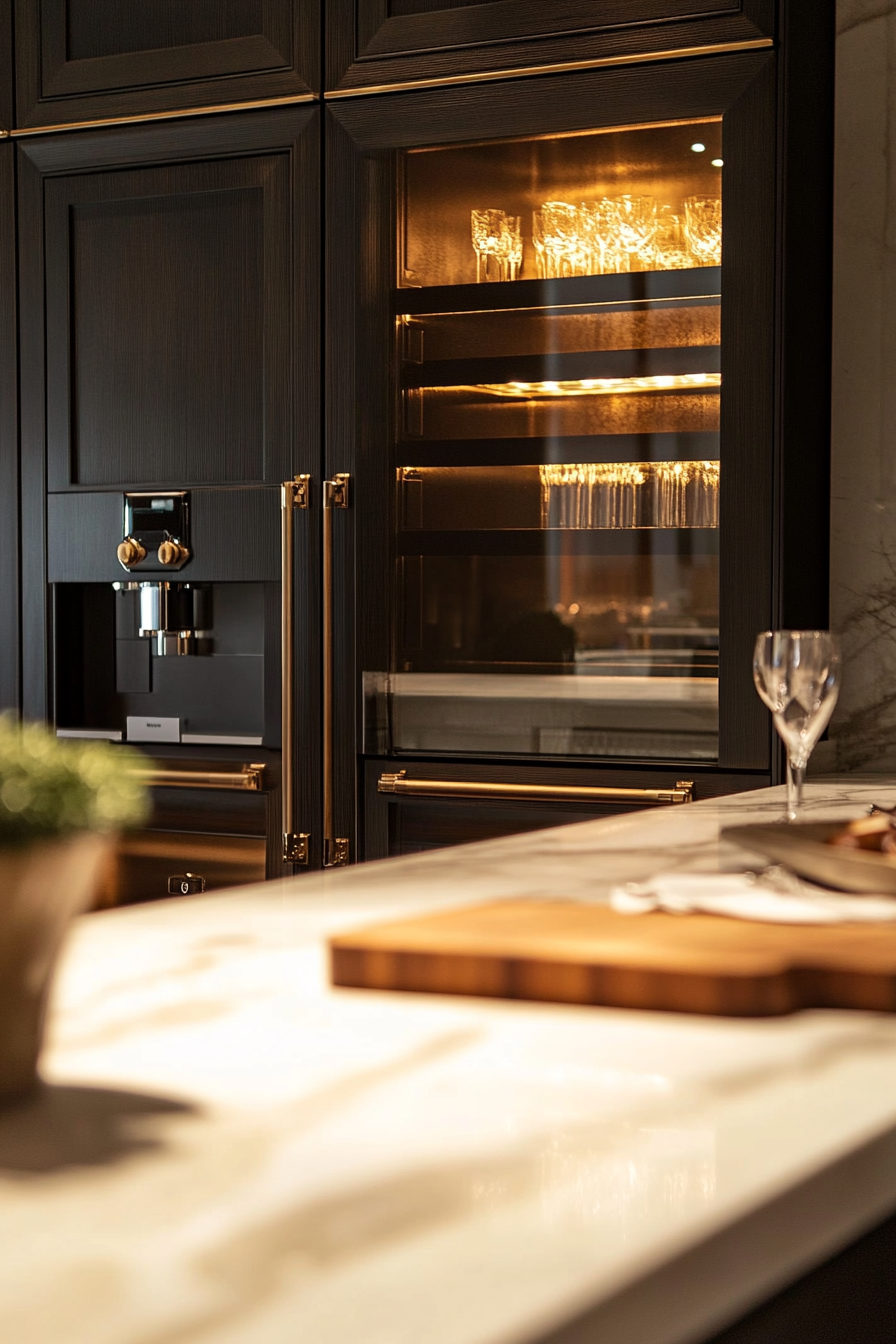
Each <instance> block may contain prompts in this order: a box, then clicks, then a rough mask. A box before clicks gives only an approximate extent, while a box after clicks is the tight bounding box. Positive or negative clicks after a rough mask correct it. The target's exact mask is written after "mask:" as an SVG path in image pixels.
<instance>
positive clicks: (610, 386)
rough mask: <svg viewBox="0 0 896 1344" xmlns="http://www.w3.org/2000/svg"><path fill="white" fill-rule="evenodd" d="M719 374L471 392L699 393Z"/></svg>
mask: <svg viewBox="0 0 896 1344" xmlns="http://www.w3.org/2000/svg"><path fill="white" fill-rule="evenodd" d="M721 385H722V375H721V374H720V373H668V374H664V373H660V374H656V375H654V376H652V377H647V378H577V379H575V380H570V381H568V382H563V381H557V382H554V381H547V382H543V383H517V382H513V383H474V384H473V386H472V388H471V389H470V390H471V391H475V392H492V393H493V394H494V395H495V396H496V397H523V398H525V399H526V400H533V399H535V398H537V397H596V396H601V395H603V396H618V395H620V394H622V393H628V392H701V391H704V390H709V389H711V388H715V387H721Z"/></svg>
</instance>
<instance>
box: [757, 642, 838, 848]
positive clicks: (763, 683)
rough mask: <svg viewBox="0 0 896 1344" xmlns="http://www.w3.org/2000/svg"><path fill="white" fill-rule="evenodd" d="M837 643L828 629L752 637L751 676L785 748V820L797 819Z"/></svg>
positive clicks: (830, 695)
mask: <svg viewBox="0 0 896 1344" xmlns="http://www.w3.org/2000/svg"><path fill="white" fill-rule="evenodd" d="M839 678H840V646H839V644H838V642H837V638H836V636H835V635H832V634H831V633H830V631H829V630H766V631H765V632H764V633H763V634H761V635H758V636H757V638H756V647H755V649H754V651H753V680H754V681H755V683H756V689H757V691H758V692H759V695H760V698H761V699H762V701H763V702H764V703H765V704H766V705H768V707H769V709H770V710H771V712H772V718H773V720H774V724H775V727H776V728H777V730H778V733H779V734H780V736H781V740H782V741H783V743H784V746H785V748H786V750H787V820H788V821H796V819H797V817H798V816H799V812H800V807H801V806H802V800H803V779H804V776H805V773H806V766H807V764H808V762H809V757H810V756H811V754H812V749H813V747H814V746H815V743H816V742H817V741H818V739H819V738H820V737H821V734H822V732H823V731H824V729H825V727H826V726H827V723H828V720H829V719H830V717H831V714H832V713H833V712H834V706H835V705H836V703H837V696H838V694H839V691H840V682H839Z"/></svg>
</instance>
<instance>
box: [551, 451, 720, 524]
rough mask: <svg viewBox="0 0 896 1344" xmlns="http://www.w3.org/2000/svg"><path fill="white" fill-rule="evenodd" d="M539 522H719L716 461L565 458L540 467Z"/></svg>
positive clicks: (717, 466) (717, 465)
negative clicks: (572, 460)
mask: <svg viewBox="0 0 896 1344" xmlns="http://www.w3.org/2000/svg"><path fill="white" fill-rule="evenodd" d="M539 475H540V480H541V525H542V527H559V528H607V529H609V528H632V527H654V528H655V527H669V528H674V527H718V525H719V464H718V462H611V463H605V462H563V463H546V464H543V465H542V466H541V467H540V468H539Z"/></svg>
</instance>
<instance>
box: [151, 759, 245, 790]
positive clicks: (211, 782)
mask: <svg viewBox="0 0 896 1344" xmlns="http://www.w3.org/2000/svg"><path fill="white" fill-rule="evenodd" d="M264 770H265V768H264V766H263V765H244V766H243V768H242V770H162V769H161V768H159V767H157V766H148V767H146V768H145V769H142V768H140V767H137V768H136V769H134V770H131V771H130V773H131V774H132V775H134V776H135V778H137V779H141V780H142V781H143V782H144V784H148V785H149V786H150V788H155V789H231V790H232V789H237V790H242V791H246V790H248V792H250V793H257V792H258V791H259V790H260V789H261V788H263V787H264Z"/></svg>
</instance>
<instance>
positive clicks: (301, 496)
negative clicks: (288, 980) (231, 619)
mask: <svg viewBox="0 0 896 1344" xmlns="http://www.w3.org/2000/svg"><path fill="white" fill-rule="evenodd" d="M310 493H311V477H310V476H307V475H306V476H295V477H294V478H293V479H292V480H291V481H284V482H283V484H282V485H281V486H280V715H281V719H280V723H281V727H280V733H281V736H280V760H281V776H282V784H281V818H282V827H281V829H282V835H283V853H282V857H283V862H284V863H307V862H308V833H307V832H305V831H301V832H297V831H296V828H295V827H296V820H295V806H296V805H295V752H294V741H295V720H294V714H293V709H294V688H295V649H294V631H293V607H294V604H295V511H296V509H307V508H308V504H309V496H310Z"/></svg>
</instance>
